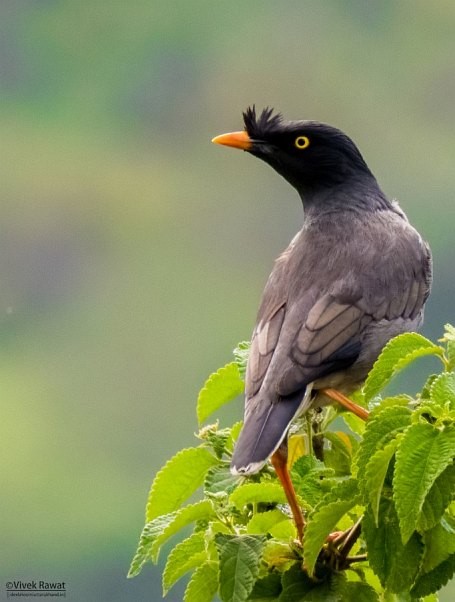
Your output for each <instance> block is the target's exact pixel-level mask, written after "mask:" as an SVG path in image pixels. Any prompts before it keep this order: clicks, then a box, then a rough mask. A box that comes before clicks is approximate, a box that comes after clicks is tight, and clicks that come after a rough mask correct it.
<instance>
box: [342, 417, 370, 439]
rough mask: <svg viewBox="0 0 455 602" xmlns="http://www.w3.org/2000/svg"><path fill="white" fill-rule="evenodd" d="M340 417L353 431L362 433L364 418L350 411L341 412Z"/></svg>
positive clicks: (358, 433)
mask: <svg viewBox="0 0 455 602" xmlns="http://www.w3.org/2000/svg"><path fill="white" fill-rule="evenodd" d="M341 418H342V419H343V421H344V422H345V423H346V426H347V427H348V428H349V429H351V431H352V432H353V433H356V434H357V435H363V433H364V431H365V420H362V418H359V417H358V416H356V415H355V414H352V413H351V412H343V413H342V414H341Z"/></svg>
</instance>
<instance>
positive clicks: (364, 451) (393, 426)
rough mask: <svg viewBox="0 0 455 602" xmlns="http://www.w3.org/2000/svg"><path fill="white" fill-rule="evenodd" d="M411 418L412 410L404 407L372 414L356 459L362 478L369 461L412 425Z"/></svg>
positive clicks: (391, 408)
mask: <svg viewBox="0 0 455 602" xmlns="http://www.w3.org/2000/svg"><path fill="white" fill-rule="evenodd" d="M411 416H412V413H411V410H409V408H407V407H404V406H390V407H385V408H384V409H381V408H378V409H376V410H374V412H372V413H371V417H370V419H369V420H368V422H367V424H366V428H365V433H364V436H363V439H362V441H361V442H360V445H359V449H358V451H357V454H356V458H355V465H356V467H357V472H358V475H359V477H360V478H362V477H363V476H364V473H365V468H366V465H367V463H368V461H369V459H370V458H371V457H372V456H373V455H374V454H375V453H376V451H377V450H378V449H382V448H383V447H384V446H385V445H387V443H388V442H389V441H391V440H392V439H394V438H395V437H396V436H397V435H398V434H399V433H401V432H402V431H403V430H405V429H406V428H407V427H408V426H409V425H410V424H411Z"/></svg>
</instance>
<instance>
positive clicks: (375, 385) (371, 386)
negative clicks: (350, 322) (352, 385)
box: [363, 332, 443, 402]
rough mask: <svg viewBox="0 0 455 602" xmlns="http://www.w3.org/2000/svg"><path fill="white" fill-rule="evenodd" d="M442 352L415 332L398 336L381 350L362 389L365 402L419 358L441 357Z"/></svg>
mask: <svg viewBox="0 0 455 602" xmlns="http://www.w3.org/2000/svg"><path fill="white" fill-rule="evenodd" d="M442 354H443V350H442V348H441V347H439V346H438V345H435V344H434V343H432V342H431V341H429V340H428V339H426V338H425V337H423V336H422V335H420V334H417V333H415V332H407V333H405V334H400V335H398V336H397V337H395V338H394V339H392V340H391V341H389V342H388V343H387V345H386V346H385V347H384V349H383V350H382V352H381V354H380V356H379V358H378V359H377V360H376V362H375V364H374V366H373V368H372V370H371V371H370V373H369V375H368V378H367V380H366V382H365V385H364V387H363V392H364V395H365V399H366V401H367V402H368V401H370V400H371V399H372V398H373V397H374V396H375V395H377V394H378V393H379V392H380V391H381V390H382V389H383V388H384V387H385V386H386V385H387V384H388V383H389V382H390V381H391V379H392V378H393V377H394V376H395V375H396V374H398V373H399V372H401V371H402V370H403V369H404V368H406V366H408V365H409V364H410V363H411V362H413V361H414V360H416V359H417V358H419V357H423V356H425V355H436V356H438V357H441V356H442Z"/></svg>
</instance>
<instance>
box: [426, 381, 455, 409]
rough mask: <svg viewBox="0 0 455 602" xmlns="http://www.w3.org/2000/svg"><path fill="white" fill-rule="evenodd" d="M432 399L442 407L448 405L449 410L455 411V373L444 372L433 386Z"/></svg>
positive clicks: (431, 390)
mask: <svg viewBox="0 0 455 602" xmlns="http://www.w3.org/2000/svg"><path fill="white" fill-rule="evenodd" d="M430 397H431V399H432V400H433V401H434V402H436V403H437V404H439V405H440V406H444V405H446V404H447V405H448V407H449V409H451V410H454V409H455V373H454V372H443V373H442V374H440V375H439V376H438V377H437V378H436V379H435V380H434V382H433V384H432V385H431V389H430Z"/></svg>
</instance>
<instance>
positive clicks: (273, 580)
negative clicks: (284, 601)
mask: <svg viewBox="0 0 455 602" xmlns="http://www.w3.org/2000/svg"><path fill="white" fill-rule="evenodd" d="M280 593H281V575H280V574H279V573H270V574H268V575H267V576H266V577H264V578H263V579H258V580H257V581H256V583H255V584H254V587H253V591H252V592H251V594H250V597H249V598H248V600H249V601H250V600H251V601H253V600H254V602H273V601H274V600H276V599H277V598H278V596H279V595H280Z"/></svg>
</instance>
